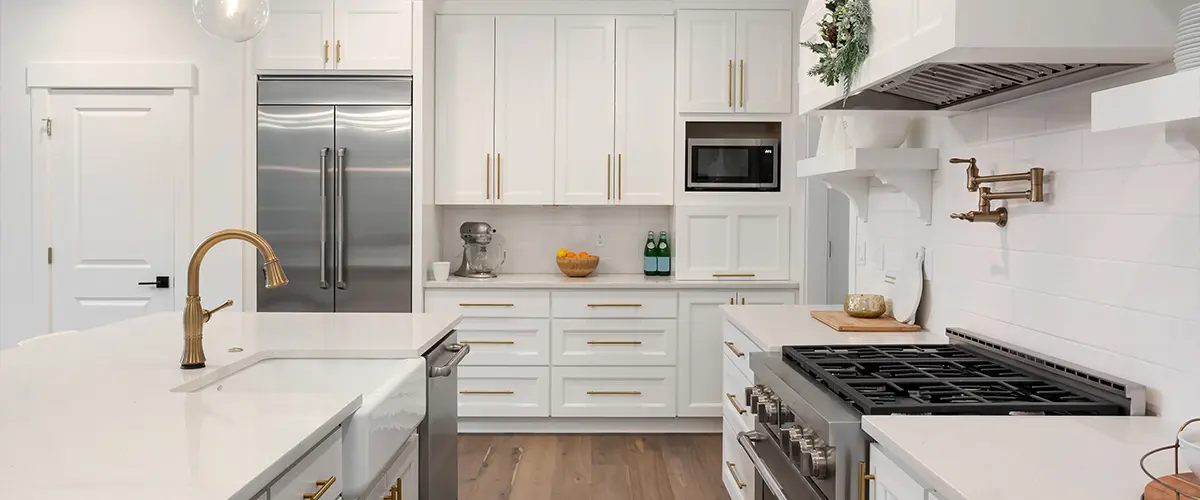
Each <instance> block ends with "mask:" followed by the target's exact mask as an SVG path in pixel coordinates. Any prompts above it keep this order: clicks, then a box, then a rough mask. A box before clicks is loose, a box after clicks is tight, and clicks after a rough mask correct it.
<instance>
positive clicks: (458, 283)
mask: <svg viewBox="0 0 1200 500" xmlns="http://www.w3.org/2000/svg"><path fill="white" fill-rule="evenodd" d="M425 288H427V289H429V288H633V289H645V288H665V289H714V288H736V289H755V290H759V289H787V290H797V291H798V290H799V289H800V283H798V282H795V281H752V280H741V279H737V280H734V279H728V280H703V281H686V280H684V281H681V280H677V279H675V277H674V276H663V277H659V278H656V277H647V276H645V275H641V274H593V275H591V276H588V277H586V278H571V277H568V276H566V275H563V274H501V275H499V276H497V277H495V278H491V279H483V280H480V279H471V278H460V277H458V276H451V277H450V280H449V281H433V280H429V281H426V282H425Z"/></svg>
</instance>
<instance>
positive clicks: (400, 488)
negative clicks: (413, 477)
mask: <svg viewBox="0 0 1200 500" xmlns="http://www.w3.org/2000/svg"><path fill="white" fill-rule="evenodd" d="M396 500H404V478H399V477H398V478H396Z"/></svg>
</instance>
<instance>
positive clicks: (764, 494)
mask: <svg viewBox="0 0 1200 500" xmlns="http://www.w3.org/2000/svg"><path fill="white" fill-rule="evenodd" d="M769 432H770V431H769V430H768V429H767V428H766V427H763V425H762V424H761V423H759V424H757V425H756V426H755V431H754V432H743V433H740V434H738V444H740V445H741V446H742V449H743V450H746V454H747V455H749V456H750V462H751V463H753V464H754V485H755V500H829V497H827V496H825V494H824V493H822V492H821V490H819V489H818V488H817V486H816V485H814V484H812V482H811V481H810V480H809V479H808V478H806V477H804V476H803V475H801V474H800V469H798V468H796V466H795V465H793V464H792V461H791V460H789V459H788V458H787V456H785V455H784V454H783V450H782V449H780V448H779V445H778V444H777V443H776V442H775V440H774V438H772V437H771V435H770V434H769Z"/></svg>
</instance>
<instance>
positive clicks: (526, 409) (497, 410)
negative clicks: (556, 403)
mask: <svg viewBox="0 0 1200 500" xmlns="http://www.w3.org/2000/svg"><path fill="white" fill-rule="evenodd" d="M458 415H459V416H460V417H548V416H550V368H548V367H545V366H537V367H535V366H504V367H493V366H488V367H483V366H464V367H461V368H459V369H458Z"/></svg>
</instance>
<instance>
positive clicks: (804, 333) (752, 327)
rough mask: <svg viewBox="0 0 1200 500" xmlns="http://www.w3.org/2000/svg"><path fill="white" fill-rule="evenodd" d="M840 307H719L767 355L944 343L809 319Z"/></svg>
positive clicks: (937, 335) (930, 335)
mask: <svg viewBox="0 0 1200 500" xmlns="http://www.w3.org/2000/svg"><path fill="white" fill-rule="evenodd" d="M841 308H842V306H840V305H803V306H727V305H726V306H721V312H723V313H724V314H725V318H726V319H728V320H729V321H730V322H731V323H733V326H736V327H737V328H738V330H741V331H742V333H745V334H746V336H748V337H750V341H751V342H754V343H755V344H757V345H758V347H759V348H761V349H763V350H764V351H767V352H776V351H779V350H781V349H782V348H783V346H785V345H849V344H945V343H946V342H948V339H947V338H946V334H944V333H942V332H930V331H927V330H922V331H920V332H879V333H874V332H873V333H858V332H839V331H837V330H834V329H832V328H830V327H829V326H827V325H826V324H824V323H822V322H820V321H817V320H816V319H813V317H812V315H810V314H809V313H810V312H812V311H826V310H839V309H841Z"/></svg>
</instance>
